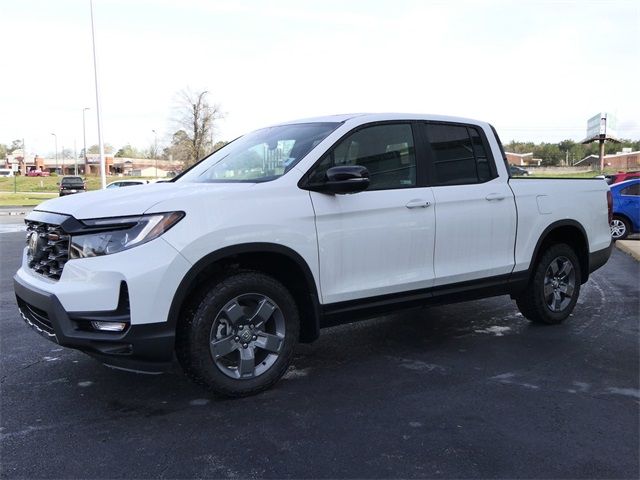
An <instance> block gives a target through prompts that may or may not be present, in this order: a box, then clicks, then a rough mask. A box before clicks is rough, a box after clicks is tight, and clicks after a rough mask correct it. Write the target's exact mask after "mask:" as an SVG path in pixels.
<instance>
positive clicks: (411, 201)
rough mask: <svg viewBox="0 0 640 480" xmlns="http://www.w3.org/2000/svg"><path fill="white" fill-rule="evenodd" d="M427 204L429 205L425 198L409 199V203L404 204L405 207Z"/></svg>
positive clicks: (425, 206)
mask: <svg viewBox="0 0 640 480" xmlns="http://www.w3.org/2000/svg"><path fill="white" fill-rule="evenodd" d="M429 205H431V204H430V203H429V202H427V201H426V200H420V199H415V200H410V201H409V203H407V204H406V205H405V207H407V208H427V207H428V206H429Z"/></svg>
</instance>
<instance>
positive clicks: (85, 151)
mask: <svg viewBox="0 0 640 480" xmlns="http://www.w3.org/2000/svg"><path fill="white" fill-rule="evenodd" d="M87 110H90V108H89V107H84V108H83V109H82V144H83V145H82V146H83V147H84V149H83V150H82V151H83V152H84V174H85V175H86V174H87V128H86V126H85V121H84V112H86V111H87Z"/></svg>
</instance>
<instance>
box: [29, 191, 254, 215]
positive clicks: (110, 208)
mask: <svg viewBox="0 0 640 480" xmlns="http://www.w3.org/2000/svg"><path fill="white" fill-rule="evenodd" d="M254 185H255V184H254V183H182V182H180V183H156V184H152V185H138V186H134V187H121V188H114V189H108V190H97V191H93V192H87V193H78V194H75V195H68V196H65V197H60V198H54V199H52V200H47V201H46V202H43V203H41V204H40V205H38V207H37V208H36V210H39V211H44V212H53V213H61V214H63V215H71V216H73V217H75V218H76V219H78V220H84V219H88V218H108V217H124V216H127V215H141V214H143V213H145V212H146V211H147V210H149V209H150V208H152V207H153V206H154V205H156V204H158V203H160V202H165V201H167V200H169V202H167V204H173V203H175V204H176V210H178V209H179V205H180V204H181V203H182V202H181V201H180V200H181V199H184V198H186V197H190V196H194V195H195V196H197V195H202V194H203V193H208V194H212V193H213V194H216V195H217V194H220V196H225V195H226V194H228V193H235V192H242V191H246V190H249V189H250V188H251V187H253V186H254ZM171 200H175V202H172V201H171Z"/></svg>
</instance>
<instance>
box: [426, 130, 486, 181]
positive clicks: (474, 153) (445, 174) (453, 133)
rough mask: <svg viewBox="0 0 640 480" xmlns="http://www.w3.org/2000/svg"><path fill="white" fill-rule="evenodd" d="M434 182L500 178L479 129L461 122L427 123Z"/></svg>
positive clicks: (428, 147) (428, 146) (428, 148)
mask: <svg viewBox="0 0 640 480" xmlns="http://www.w3.org/2000/svg"><path fill="white" fill-rule="evenodd" d="M426 136H427V142H428V145H427V151H428V152H429V157H430V159H431V163H432V184H433V185H466V184H474V183H484V182H487V181H489V180H491V179H493V178H496V177H497V173H496V171H495V166H494V165H493V159H492V158H491V157H490V155H489V153H488V152H489V147H488V145H486V142H485V140H484V139H483V137H482V135H481V134H480V131H479V130H478V129H477V128H476V127H473V126H468V125H462V124H441V123H427V124H426Z"/></svg>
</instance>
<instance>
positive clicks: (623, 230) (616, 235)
mask: <svg viewBox="0 0 640 480" xmlns="http://www.w3.org/2000/svg"><path fill="white" fill-rule="evenodd" d="M630 230H631V225H630V223H629V220H627V219H626V218H624V217H621V216H619V215H614V216H613V218H612V219H611V238H613V240H624V239H625V238H627V237H628V236H629V231H630Z"/></svg>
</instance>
